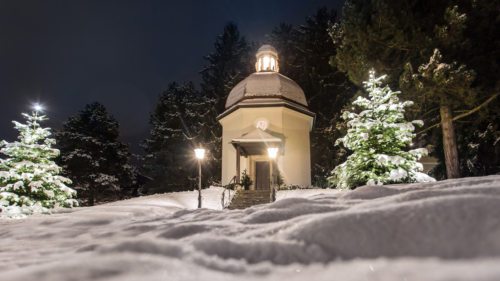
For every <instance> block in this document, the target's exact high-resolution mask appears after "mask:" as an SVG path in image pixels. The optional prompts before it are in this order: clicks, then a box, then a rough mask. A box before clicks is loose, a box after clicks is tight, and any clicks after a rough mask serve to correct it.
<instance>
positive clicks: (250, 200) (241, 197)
mask: <svg viewBox="0 0 500 281" xmlns="http://www.w3.org/2000/svg"><path fill="white" fill-rule="evenodd" d="M270 202H271V200H270V194H269V190H239V191H237V192H236V194H235V195H234V198H233V200H232V201H231V204H230V205H229V207H228V209H245V208H248V207H251V206H255V205H261V204H267V203H270Z"/></svg>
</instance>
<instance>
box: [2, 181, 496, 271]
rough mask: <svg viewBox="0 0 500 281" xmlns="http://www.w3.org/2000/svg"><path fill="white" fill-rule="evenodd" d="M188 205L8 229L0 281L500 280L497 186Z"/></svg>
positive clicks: (162, 199)
mask: <svg viewBox="0 0 500 281" xmlns="http://www.w3.org/2000/svg"><path fill="white" fill-rule="evenodd" d="M211 190H212V191H213V194H212V195H207V196H206V198H207V202H204V204H205V206H207V207H210V206H211V205H210V204H211V203H209V201H210V202H213V207H214V208H217V204H219V205H220V201H219V202H217V201H218V200H217V196H216V194H220V193H218V192H219V191H220V190H216V189H211ZM189 194H191V195H189ZM207 194H210V193H209V192H207ZM190 196H192V197H193V198H196V197H195V196H196V193H195V192H191V193H185V194H180V193H179V194H177V195H155V196H150V197H142V198H137V199H131V200H126V201H121V202H115V203H113V204H107V205H102V206H97V207H92V208H79V209H73V210H71V211H69V212H67V213H61V214H54V215H51V216H33V217H30V218H27V219H24V220H2V221H0V227H1V228H0V229H1V230H0V237H1V238H0V270H1V271H2V278H1V279H2V280H51V281H57V280H257V279H258V280H284V279H286V280H384V281H387V280H407V281H411V280H500V266H499V264H500V176H489V177H478V178H464V179H458V180H448V181H442V182H434V183H425V184H409V185H390V186H364V187H360V188H358V189H356V190H354V191H349V192H337V191H325V192H319V194H318V191H310V190H305V191H303V192H302V191H289V192H284V193H281V194H278V198H279V199H281V200H279V201H277V202H275V203H273V204H267V205H261V206H254V207H252V208H249V209H245V210H233V211H229V210H222V211H221V210H211V209H201V210H196V209H189V208H190V206H191V203H190V202H195V199H192V198H191V197H190ZM182 198H184V199H182ZM209 198H212V199H209ZM183 200H184V201H183ZM183 202H184V203H183ZM215 202H217V203H215ZM186 208H187V209H186Z"/></svg>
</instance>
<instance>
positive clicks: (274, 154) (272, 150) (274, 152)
mask: <svg viewBox="0 0 500 281" xmlns="http://www.w3.org/2000/svg"><path fill="white" fill-rule="evenodd" d="M267 155H268V156H269V158H271V159H276V157H277V156H278V148H277V147H269V148H268V149H267Z"/></svg>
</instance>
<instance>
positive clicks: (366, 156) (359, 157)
mask: <svg viewBox="0 0 500 281" xmlns="http://www.w3.org/2000/svg"><path fill="white" fill-rule="evenodd" d="M385 77H386V76H385V75H384V76H381V77H378V78H376V77H375V72H374V71H373V70H372V71H370V75H369V79H368V81H367V82H364V83H363V84H364V87H365V90H366V91H367V92H368V96H369V97H368V98H365V97H361V96H360V97H358V98H357V99H356V100H355V101H354V102H353V104H354V105H356V106H359V107H360V108H361V109H362V111H361V112H360V113H354V112H349V111H345V112H344V113H343V118H344V119H346V120H348V123H347V124H348V127H349V129H348V131H347V135H346V136H344V137H343V138H340V139H338V140H337V143H342V144H343V145H344V146H345V147H346V148H348V149H349V150H351V151H353V154H352V155H350V156H349V157H348V158H347V161H346V162H344V163H342V164H341V165H339V166H337V167H336V168H335V169H334V170H333V176H332V177H331V178H330V180H331V181H332V183H333V184H334V185H336V186H337V188H341V189H345V188H355V187H357V186H359V185H363V184H368V185H373V184H384V183H403V182H422V181H432V180H434V179H432V178H430V177H429V176H427V175H425V174H422V173H421V171H422V169H423V166H422V164H421V163H419V162H417V161H418V160H419V159H420V157H422V156H424V155H426V154H427V150H426V149H425V148H418V149H412V150H410V151H405V149H406V148H407V147H409V146H410V145H411V142H412V139H413V138H414V137H415V134H414V130H415V126H414V125H419V126H422V125H423V122H422V121H421V120H415V121H412V122H407V121H406V120H405V117H404V112H405V108H406V107H409V106H411V105H413V102H411V101H405V102H400V101H399V98H398V96H397V95H398V94H400V92H394V91H392V90H391V89H390V88H389V86H387V85H386V86H384V87H382V81H383V79H385Z"/></svg>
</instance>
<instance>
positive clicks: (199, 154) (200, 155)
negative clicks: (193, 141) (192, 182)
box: [194, 148, 205, 208]
mask: <svg viewBox="0 0 500 281" xmlns="http://www.w3.org/2000/svg"><path fill="white" fill-rule="evenodd" d="M194 156H195V157H196V159H197V160H198V208H201V160H203V158H205V149H203V148H196V149H195V150H194Z"/></svg>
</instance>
